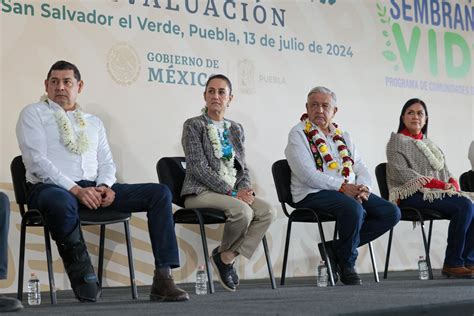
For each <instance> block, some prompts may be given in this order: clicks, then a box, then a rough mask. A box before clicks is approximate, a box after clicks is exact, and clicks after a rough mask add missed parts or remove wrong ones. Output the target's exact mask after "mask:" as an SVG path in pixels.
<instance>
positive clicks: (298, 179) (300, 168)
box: [285, 122, 372, 203]
mask: <svg viewBox="0 0 474 316" xmlns="http://www.w3.org/2000/svg"><path fill="white" fill-rule="evenodd" d="M304 128H305V123H304V122H300V123H298V124H297V125H296V126H295V127H293V128H292V129H291V131H290V134H289V135H288V144H287V146H286V149H285V156H286V159H287V161H288V164H289V165H290V168H291V194H292V195H293V202H295V203H297V202H299V201H301V200H303V199H304V198H305V197H306V196H307V195H308V194H310V193H316V192H319V191H321V190H335V191H337V190H339V188H340V187H341V185H342V183H344V177H343V176H342V174H341V170H340V169H339V168H338V169H329V168H328V166H327V164H326V163H325V162H323V172H321V171H319V170H318V169H317V167H316V161H315V160H314V156H313V153H312V152H311V148H310V147H309V142H308V139H307V138H306V134H305V133H304ZM330 128H331V127H330ZM333 133H334V129H333V128H331V135H332V134H333ZM320 134H321V135H322V138H323V139H324V140H325V141H326V144H327V147H328V150H329V151H330V153H331V156H332V157H333V159H334V160H335V161H337V163H338V165H339V166H342V158H341V157H340V155H339V151H338V150H337V145H336V143H335V142H334V140H333V138H332V137H331V136H330V137H326V136H325V135H324V134H323V133H320ZM342 136H343V137H344V140H345V141H346V145H347V148H348V150H349V151H350V152H351V157H352V159H353V160H354V165H353V166H352V169H353V171H354V172H351V174H350V176H349V178H348V182H349V183H353V184H363V185H365V186H366V187H368V188H369V190H370V186H371V184H372V179H371V177H370V174H369V170H368V169H367V167H366V165H365V164H364V162H363V161H362V158H361V157H360V155H359V153H358V151H357V149H356V147H355V145H354V144H353V143H352V141H351V138H350V136H349V133H347V132H344V133H343V135H342Z"/></svg>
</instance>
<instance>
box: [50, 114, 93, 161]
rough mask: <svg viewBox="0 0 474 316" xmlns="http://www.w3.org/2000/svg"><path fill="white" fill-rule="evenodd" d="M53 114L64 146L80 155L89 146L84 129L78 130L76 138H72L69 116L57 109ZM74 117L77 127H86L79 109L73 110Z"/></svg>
mask: <svg viewBox="0 0 474 316" xmlns="http://www.w3.org/2000/svg"><path fill="white" fill-rule="evenodd" d="M54 116H55V118H56V123H58V128H59V134H60V135H61V139H62V141H63V144H64V146H66V148H67V149H68V150H69V151H70V152H72V153H74V154H78V155H81V154H83V153H85V152H86V151H87V149H88V148H89V138H88V137H87V134H86V132H85V131H84V130H82V131H79V132H78V133H77V138H76V139H74V136H73V129H72V125H71V121H69V118H68V117H67V116H66V112H65V111H63V110H58V111H56V112H55V113H54ZM74 117H75V118H76V122H77V124H78V125H79V127H80V128H81V129H84V128H85V127H86V121H85V119H84V116H83V113H82V111H81V110H80V109H77V110H76V111H75V112H74Z"/></svg>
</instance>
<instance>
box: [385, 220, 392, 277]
mask: <svg viewBox="0 0 474 316" xmlns="http://www.w3.org/2000/svg"><path fill="white" fill-rule="evenodd" d="M392 237H393V228H392V229H390V234H389V235H388V244H387V256H386V257H385V270H384V272H383V278H384V279H386V278H387V275H388V263H389V262H390V250H391V248H392Z"/></svg>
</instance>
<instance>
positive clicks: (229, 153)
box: [207, 120, 237, 187]
mask: <svg viewBox="0 0 474 316" xmlns="http://www.w3.org/2000/svg"><path fill="white" fill-rule="evenodd" d="M229 128H230V122H229V121H226V120H224V132H223V135H222V136H221V135H220V133H219V130H218V129H217V127H216V126H215V125H214V124H213V123H212V122H209V124H208V125H207V135H208V136H209V140H210V141H211V144H212V148H213V149H214V156H215V157H216V158H217V159H219V161H220V168H219V177H220V178H221V179H222V180H224V181H225V182H226V183H227V184H229V185H230V186H231V187H234V185H235V182H236V181H237V177H236V176H237V170H236V169H235V167H234V159H235V154H234V148H233V147H232V144H231V143H230V141H229Z"/></svg>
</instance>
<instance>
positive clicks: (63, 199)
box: [28, 181, 179, 268]
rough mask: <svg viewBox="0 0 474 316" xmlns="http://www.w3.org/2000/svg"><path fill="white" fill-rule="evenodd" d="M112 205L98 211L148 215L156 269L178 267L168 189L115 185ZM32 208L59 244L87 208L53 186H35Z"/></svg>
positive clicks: (150, 185) (82, 183)
mask: <svg viewBox="0 0 474 316" xmlns="http://www.w3.org/2000/svg"><path fill="white" fill-rule="evenodd" d="M77 184H78V185H79V186H81V187H94V186H96V183H95V182H92V181H79V182H77ZM112 190H114V192H115V200H114V201H113V203H112V204H111V205H110V206H108V207H104V208H99V209H98V210H97V212H107V211H108V210H116V211H124V212H147V218H148V232H149V234H150V241H151V246H152V250H153V255H154V257H155V267H156V268H160V267H171V268H176V267H179V253H178V244H177V242H176V234H175V231H174V221H173V213H172V209H171V201H172V195H171V192H170V190H169V189H168V187H167V186H165V185H163V184H157V183H145V184H120V183H116V184H114V185H113V186H112ZM28 206H29V208H37V209H39V210H40V212H41V213H42V214H43V216H44V217H45V221H46V223H47V225H48V228H49V230H50V231H51V235H52V237H53V239H54V240H56V241H58V240H59V241H60V240H61V238H64V237H66V236H67V235H69V233H71V232H72V231H73V229H74V228H75V227H76V226H77V224H78V222H79V221H80V219H79V212H78V211H79V209H81V208H86V206H84V205H82V204H79V201H78V200H77V199H76V198H75V197H74V195H72V194H71V193H70V192H69V191H67V190H65V189H63V188H61V187H59V186H57V185H54V184H42V183H41V184H35V185H34V186H33V187H32V188H31V189H30V193H29V196H28Z"/></svg>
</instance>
